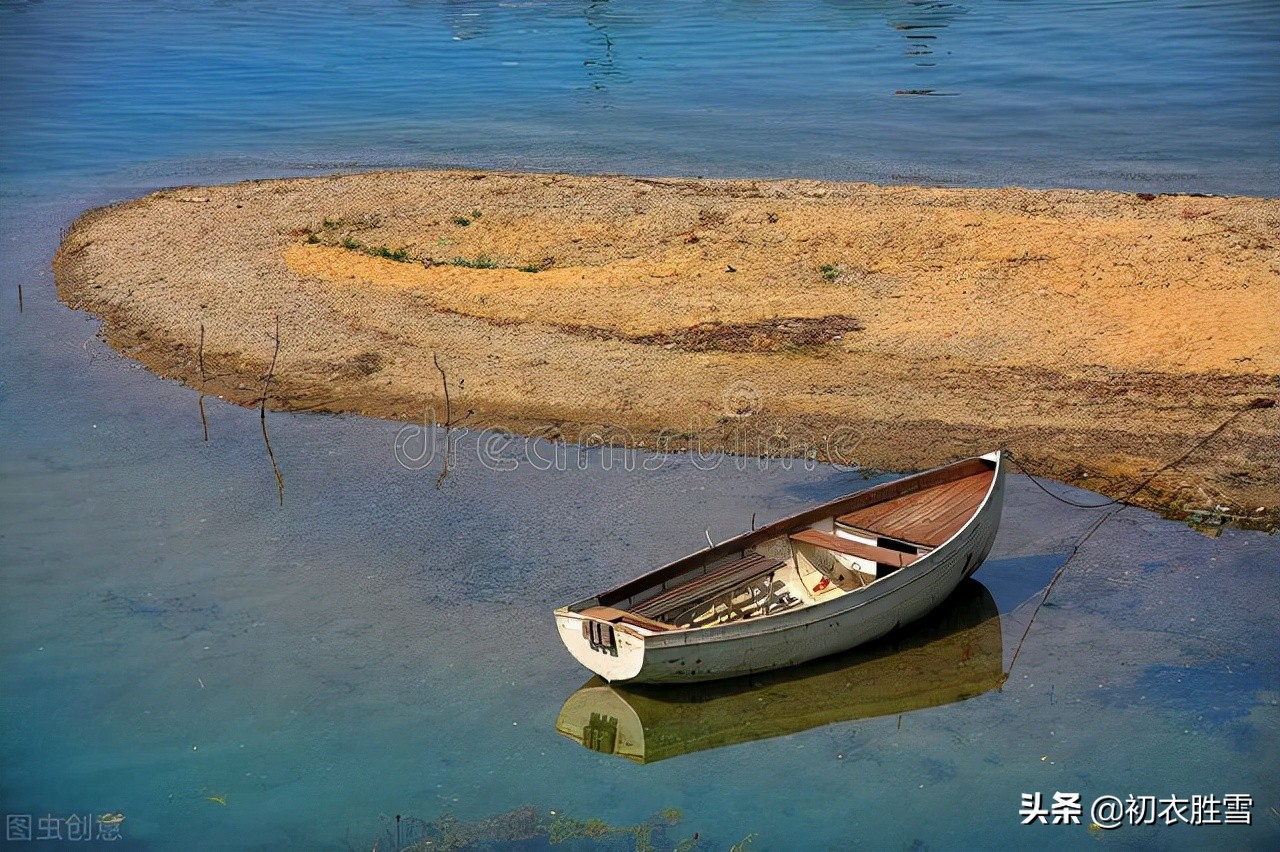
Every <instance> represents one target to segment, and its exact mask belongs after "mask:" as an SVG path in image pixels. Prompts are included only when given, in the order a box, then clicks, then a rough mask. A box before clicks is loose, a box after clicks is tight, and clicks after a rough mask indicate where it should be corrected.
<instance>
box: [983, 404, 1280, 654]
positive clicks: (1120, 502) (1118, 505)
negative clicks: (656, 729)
mask: <svg viewBox="0 0 1280 852" xmlns="http://www.w3.org/2000/svg"><path fill="white" fill-rule="evenodd" d="M1275 404H1276V401H1275V400H1274V399H1268V398H1266V397H1258V398H1256V399H1253V400H1251V401H1250V402H1249V403H1248V404H1247V405H1245V406H1244V407H1242V408H1240V409H1239V410H1238V411H1236V412H1234V413H1233V414H1232V415H1231V416H1230V417H1228V418H1227V419H1226V420H1224V421H1222V423H1220V424H1218V427H1217V428H1216V429H1214V430H1213V431H1212V432H1209V433H1208V434H1206V435H1205V436H1204V437H1203V438H1201V439H1200V440H1198V441H1196V443H1195V444H1193V445H1192V447H1191V449H1189V450H1187V451H1186V452H1185V453H1183V454H1182V455H1180V456H1178V457H1177V458H1176V459H1174V460H1173V461H1171V462H1169V463H1168V464H1165V465H1163V466H1161V467H1160V468H1158V469H1157V470H1156V471H1155V472H1154V473H1151V474H1149V475H1148V476H1147V477H1146V478H1145V479H1143V480H1142V481H1141V482H1139V483H1138V484H1137V485H1136V486H1135V487H1134V488H1133V489H1132V490H1131V491H1129V492H1128V493H1127V494H1125V495H1124V496H1123V497H1116V498H1113V499H1111V500H1107V501H1105V502H1102V503H1078V502H1076V501H1075V500H1070V499H1068V498H1066V497H1063V496H1061V495H1058V494H1054V493H1053V492H1052V491H1050V490H1049V489H1048V488H1046V487H1045V486H1044V484H1043V483H1041V482H1040V481H1039V480H1038V479H1036V477H1035V476H1034V475H1033V474H1032V473H1031V471H1029V470H1027V467H1026V464H1025V463H1024V462H1023V461H1021V460H1020V459H1018V458H1015V457H1014V455H1013V453H1012V452H1011V451H1009V450H1007V449H1006V450H1005V451H1004V452H1005V455H1006V456H1008V458H1009V460H1010V461H1011V462H1013V463H1014V464H1016V465H1017V466H1018V469H1019V470H1021V471H1022V472H1023V473H1024V474H1026V476H1027V478H1028V479H1030V480H1031V481H1032V482H1033V483H1034V484H1035V486H1036V487H1037V488H1039V489H1040V490H1041V491H1043V492H1044V493H1045V494H1048V495H1049V496H1050V497H1052V498H1053V499H1055V500H1057V501H1059V502H1061V503H1065V504H1067V505H1068V506H1074V507H1076V508H1077V509H1105V508H1107V507H1109V506H1111V507H1114V508H1112V509H1111V511H1109V512H1104V513H1102V514H1101V515H1100V516H1099V517H1098V519H1097V520H1096V521H1094V523H1093V525H1092V526H1091V527H1089V529H1088V530H1087V531H1086V532H1085V534H1084V535H1083V536H1081V537H1080V540H1079V541H1077V542H1076V543H1075V545H1074V546H1073V547H1072V548H1071V552H1070V553H1069V554H1068V555H1067V558H1066V560H1065V561H1064V562H1063V563H1062V564H1061V565H1059V566H1058V570H1057V571H1054V572H1053V577H1052V578H1051V579H1050V580H1049V585H1048V586H1046V587H1045V590H1044V595H1042V596H1041V598H1040V602H1039V603H1037V604H1036V608H1035V609H1034V610H1032V611H1031V618H1030V619H1028V620H1027V626H1026V627H1025V628H1024V629H1023V631H1022V637H1021V638H1019V639H1018V644H1017V647H1015V648H1014V651H1013V657H1012V658H1011V659H1010V660H1009V670H1008V672H1006V673H1005V677H1006V678H1008V677H1009V676H1010V675H1012V674H1013V666H1014V664H1015V663H1017V662H1018V655H1019V654H1021V653H1022V645H1023V643H1024V642H1026V641H1027V636H1028V635H1029V634H1030V633H1031V625H1033V624H1034V623H1035V620H1036V616H1037V615H1039V614H1040V608H1041V607H1043V606H1044V605H1045V602H1046V601H1048V600H1049V595H1050V594H1052V592H1053V587H1054V586H1055V585H1057V582H1058V579H1059V578H1060V577H1061V576H1062V575H1063V573H1064V572H1065V571H1066V570H1067V566H1068V565H1070V564H1071V560H1073V559H1075V558H1076V555H1077V554H1078V553H1079V552H1080V548H1082V547H1084V545H1085V542H1087V541H1088V540H1089V539H1090V538H1092V537H1093V534H1094V533H1096V532H1097V531H1098V530H1099V529H1101V528H1102V525H1103V524H1105V523H1106V522H1107V521H1108V520H1110V519H1111V517H1112V516H1113V515H1116V514H1117V513H1119V512H1121V511H1123V510H1124V509H1125V508H1127V507H1128V506H1129V505H1131V504H1130V503H1129V502H1128V501H1129V500H1131V499H1133V498H1134V497H1135V496H1136V495H1137V494H1138V493H1139V492H1140V491H1142V489H1144V488H1146V487H1147V486H1148V485H1150V484H1151V482H1152V480H1154V479H1155V478H1156V477H1157V476H1159V475H1160V474H1162V473H1164V472H1165V471H1166V470H1170V469H1172V468H1175V467H1177V466H1178V465H1180V464H1182V463H1183V462H1184V461H1186V460H1187V459H1188V458H1189V457H1190V456H1191V455H1192V454H1193V453H1195V452H1196V451H1197V450H1199V449H1200V448H1201V447H1203V446H1204V445H1205V444H1207V443H1209V442H1210V441H1211V440H1213V439H1214V438H1216V437H1217V436H1218V435H1220V434H1222V432H1223V431H1225V430H1226V429H1227V428H1228V427H1229V426H1231V424H1232V423H1234V422H1235V421H1236V420H1237V419H1239V418H1240V417H1241V416H1242V415H1244V414H1247V413H1248V412H1250V411H1258V410H1261V409H1264V408H1274V407H1275Z"/></svg>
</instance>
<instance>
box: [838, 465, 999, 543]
mask: <svg viewBox="0 0 1280 852" xmlns="http://www.w3.org/2000/svg"><path fill="white" fill-rule="evenodd" d="M994 476H995V471H994V470H990V469H982V470H979V471H977V472H975V473H972V474H970V475H969V476H964V477H961V478H960V479H956V480H953V481H951V482H946V483H943V484H941V485H936V486H933V487H931V488H927V489H924V490H920V491H914V492H912V493H909V494H903V495H902V496H900V497H894V498H893V499H891V500H884V501H882V502H879V503H873V504H871V505H870V506H864V507H863V508H861V509H857V510H855V511H853V512H849V513H848V514H845V515H841V516H840V517H838V518H836V521H837V522H838V523H840V524H842V525H844V526H847V527H853V528H856V529H860V530H867V531H870V532H872V533H876V534H878V535H882V536H885V537H886V538H896V539H898V540H899V541H906V542H910V543H911V544H915V545H919V546H923V547H937V546H938V545H940V544H942V543H943V542H944V541H946V540H947V539H949V538H951V536H953V535H955V534H956V533H957V532H959V530H960V528H961V527H963V526H964V525H965V522H967V521H968V520H969V518H971V517H972V516H973V513H974V512H975V511H977V508H978V506H979V505H980V504H981V503H982V499H983V497H985V496H986V494H987V491H988V490H990V488H991V480H992V477H994ZM855 555H856V554H855Z"/></svg>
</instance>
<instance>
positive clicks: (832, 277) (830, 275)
mask: <svg viewBox="0 0 1280 852" xmlns="http://www.w3.org/2000/svg"><path fill="white" fill-rule="evenodd" d="M818 271H819V272H821V273H822V277H823V278H825V279H827V280H828V281H836V280H837V279H839V278H840V276H841V275H844V273H845V268H844V264H842V263H824V264H822V265H821V266H819V267H818Z"/></svg>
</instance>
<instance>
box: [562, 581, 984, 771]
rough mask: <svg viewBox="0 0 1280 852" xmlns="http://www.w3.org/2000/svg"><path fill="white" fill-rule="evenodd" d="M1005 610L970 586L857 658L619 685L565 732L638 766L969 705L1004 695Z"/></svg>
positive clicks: (572, 711) (589, 694)
mask: <svg viewBox="0 0 1280 852" xmlns="http://www.w3.org/2000/svg"><path fill="white" fill-rule="evenodd" d="M1003 654H1004V647H1003V642H1002V637H1001V633H1000V615H999V612H998V610H997V609H996V603H995V601H994V600H993V599H992V598H991V593H990V592H988V591H987V589H986V587H985V586H983V585H982V584H981V583H979V582H978V581H976V580H972V579H970V580H966V581H964V582H963V583H962V584H961V585H960V586H958V587H957V588H956V590H955V592H954V593H953V594H952V595H951V596H950V598H949V599H948V600H947V601H946V603H944V604H943V605H942V606H940V607H939V608H938V609H937V610H935V611H934V612H933V613H932V614H931V615H929V616H927V617H926V618H924V619H921V620H920V621H918V622H916V623H915V624H913V625H911V626H909V627H907V628H905V629H903V630H900V631H897V632H895V633H892V634H890V635H889V636H886V637H885V638H884V639H881V640H879V641H877V642H873V643H872V644H870V645H865V646H863V647H861V648H858V649H855V650H853V651H850V652H847V653H844V654H837V655H835V656H832V657H827V658H824V659H821V660H816V661H814V662H812V663H808V664H805V665H802V666H796V667H794V668H790V669H783V670H780V671H773V672H764V673H761V674H758V675H748V676H746V677H739V678H734V679H732V680H722V681H710V682H706V683H699V684H690V685H682V686H648V687H645V686H639V685H637V686H629V687H628V686H621V685H610V684H608V683H607V682H605V681H604V680H602V679H601V678H598V677H595V678H592V679H591V680H589V681H588V682H587V683H586V684H584V685H583V687H582V688H581V689H579V690H578V691H577V692H575V693H574V694H573V695H571V696H569V699H568V700H567V701H565V703H564V706H563V707H561V708H560V715H559V717H558V718H557V719H556V730H557V731H559V732H560V733H561V734H563V735H564V736H566V737H569V738H570V739H573V740H577V741H578V742H580V743H582V744H583V745H584V746H586V747H587V748H590V749H593V750H595V751H599V752H604V753H606V754H616V755H618V756H620V757H625V758H627V759H628V760H634V761H635V762H637V763H653V762H655V761H658V760H665V759H666V758H668V757H675V756H676V755H681V754H688V753H690V752H695V751H702V750H704V749H709V748H719V747H720V746H726V745H733V744H735V743H741V742H749V741H752V740H762V739H767V738H769V737H777V736H782V735H783V734H794V733H797V732H799V731H806V730H808V729H810V728H816V727H818V726H820V725H828V724H831V723H832V722H845V721H849V720H853V719H866V718H871V717H875V716H889V715H894V714H898V713H906V712H909V711H912V710H920V709H922V708H925V707H939V706H941V705H943V704H951V703H954V702H957V701H964V700H965V699H967V698H972V697H974V696H975V695H981V694H983V693H985V692H988V691H990V690H991V689H994V688H996V687H999V686H1001V685H1002V684H1003V683H1004V680H1005V673H1004V670H1003Z"/></svg>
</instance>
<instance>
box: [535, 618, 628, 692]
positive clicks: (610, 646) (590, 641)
mask: <svg viewBox="0 0 1280 852" xmlns="http://www.w3.org/2000/svg"><path fill="white" fill-rule="evenodd" d="M555 617H556V629H557V630H559V631H560V640H561V641H562V642H564V646H565V647H566V648H568V649H569V653H570V654H572V655H573V658H574V659H575V660H577V661H578V662H580V663H582V665H584V666H586V667H587V668H588V669H590V670H591V671H593V672H595V673H596V674H598V675H600V677H602V678H604V679H605V680H607V681H610V682H615V681H623V680H631V679H632V678H634V677H635V676H636V675H638V674H639V673H640V669H642V668H643V667H644V635H643V634H642V633H640V631H638V630H635V629H633V628H631V627H630V626H628V625H626V624H617V623H612V622H609V621H604V620H600V619H595V618H591V617H589V616H586V615H583V614H582V613H580V612H574V611H573V610H572V609H571V608H569V607H561V608H560V609H557V610H556V613H555Z"/></svg>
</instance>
